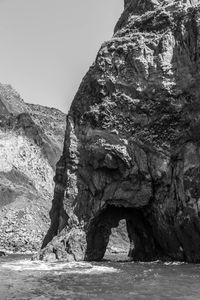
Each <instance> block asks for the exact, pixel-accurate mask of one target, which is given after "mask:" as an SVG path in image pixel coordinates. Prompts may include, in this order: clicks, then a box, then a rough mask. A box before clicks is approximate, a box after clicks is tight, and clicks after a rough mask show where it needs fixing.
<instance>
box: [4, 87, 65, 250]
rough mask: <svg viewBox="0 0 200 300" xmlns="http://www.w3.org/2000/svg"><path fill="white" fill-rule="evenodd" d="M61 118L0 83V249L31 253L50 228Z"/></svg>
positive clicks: (54, 112) (63, 122) (61, 138)
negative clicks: (25, 100) (22, 97)
mask: <svg viewBox="0 0 200 300" xmlns="http://www.w3.org/2000/svg"><path fill="white" fill-rule="evenodd" d="M65 118H66V116H65V114H64V113H62V112H61V111H59V110H58V109H55V108H48V107H44V106H41V105H34V104H28V103H25V102H24V101H23V100H22V99H21V97H20V95H19V94H18V93H17V92H16V91H15V90H14V89H13V88H12V87H11V86H10V85H4V84H0V249H3V250H6V251H15V252H17V251H20V252H23V251H24V252H25V251H35V250H36V249H38V247H39V246H40V245H41V241H42V238H43V236H44V234H45V232H46V231H47V228H48V225H49V210H50V207H51V200H52V198H53V188H54V183H53V177H54V170H55V165H56V162H57V161H58V159H59V157H60V155H61V152H62V144H63V140H64V131H65Z"/></svg>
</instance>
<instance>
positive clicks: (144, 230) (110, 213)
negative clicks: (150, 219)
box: [85, 205, 159, 261]
mask: <svg viewBox="0 0 200 300" xmlns="http://www.w3.org/2000/svg"><path fill="white" fill-rule="evenodd" d="M122 219H125V220H126V224H127V232H128V236H129V240H130V250H129V254H128V256H129V257H131V258H132V259H133V260H143V261H149V260H153V259H156V258H157V257H158V254H159V249H158V247H156V242H155V239H154V237H153V233H152V230H151V226H150V224H148V223H147V222H146V220H145V218H144V215H143V212H142V210H140V209H134V208H131V207H117V206H114V205H109V206H107V207H106V208H105V209H104V210H102V211H101V212H99V213H98V214H97V215H96V216H95V217H94V218H93V219H92V220H91V222H90V224H89V226H88V230H87V234H86V241H87V248H86V253H85V260H89V261H99V260H102V258H103V257H104V254H105V252H106V247H107V245H108V242H109V237H110V235H111V229H112V228H115V227H117V226H118V225H119V221H120V220H122Z"/></svg>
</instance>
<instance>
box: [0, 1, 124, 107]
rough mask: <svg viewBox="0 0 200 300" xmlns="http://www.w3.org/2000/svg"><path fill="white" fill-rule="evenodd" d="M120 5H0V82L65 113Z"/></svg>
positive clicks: (97, 2)
mask: <svg viewBox="0 0 200 300" xmlns="http://www.w3.org/2000/svg"><path fill="white" fill-rule="evenodd" d="M123 3H124V1H123V0H0V82H1V83H8V84H11V85H12V86H13V87H14V88H15V90H17V91H18V92H19V93H20V95H21V96H22V98H23V99H24V101H26V102H30V103H36V104H41V105H45V106H49V107H56V108H59V109H61V110H62V111H64V112H67V111H68V109H69V107H70V104H71V102H72V100H73V98H74V95H75V93H76V92H77V90H78V87H79V85H80V82H81V80H82V78H83V76H84V75H85V73H86V72H87V70H88V68H89V66H90V65H91V64H92V63H93V61H94V60H95V57H96V54H97V51H98V49H99V48H100V45H101V44H102V42H104V41H106V40H108V39H109V38H110V37H111V36H112V34H113V29H114V26H115V24H116V22H117V20H118V18H119V17H120V15H121V13H122V10H123Z"/></svg>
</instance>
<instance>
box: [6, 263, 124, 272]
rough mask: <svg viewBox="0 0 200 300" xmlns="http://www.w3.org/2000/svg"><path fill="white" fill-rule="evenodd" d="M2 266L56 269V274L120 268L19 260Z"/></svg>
mask: <svg viewBox="0 0 200 300" xmlns="http://www.w3.org/2000/svg"><path fill="white" fill-rule="evenodd" d="M1 268H5V269H9V270H12V271H47V272H50V271H51V272H52V271H55V272H54V274H55V275H56V274H60V273H61V272H62V273H63V272H65V273H70V274H72V273H78V274H99V273H116V272H119V270H118V269H115V268H113V267H106V266H98V265H93V264H91V263H86V262H53V263H48V262H43V261H30V260H18V261H14V262H6V263H3V264H1Z"/></svg>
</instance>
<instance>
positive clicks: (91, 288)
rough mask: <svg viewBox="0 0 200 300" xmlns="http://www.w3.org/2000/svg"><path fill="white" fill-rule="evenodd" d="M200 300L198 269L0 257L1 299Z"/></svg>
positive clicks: (172, 264) (192, 266) (193, 266)
mask: <svg viewBox="0 0 200 300" xmlns="http://www.w3.org/2000/svg"><path fill="white" fill-rule="evenodd" d="M29 299H30V300H54V299H55V300H56V299H57V300H71V299H72V300H86V299H92V300H97V299H98V300H100V299H101V300H104V299H105V300H123V299H136V300H137V299H138V300H140V299H141V300H142V299H145V300H154V299H155V300H160V299H161V300H162V299H163V300H164V299H170V300H173V299H180V300H184V299H187V300H200V265H198V264H197V265H193V264H183V263H179V262H177V263H170V262H169V263H162V262H159V261H156V262H152V263H142V262H141V263H135V262H125V261H123V260H122V261H121V262H119V261H115V260H113V259H111V260H106V261H103V262H100V263H87V262H82V263H66V262H55V263H47V262H35V261H31V259H30V257H27V256H16V255H15V256H14V255H13V256H7V257H3V258H2V257H1V258H0V300H29Z"/></svg>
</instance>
